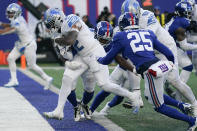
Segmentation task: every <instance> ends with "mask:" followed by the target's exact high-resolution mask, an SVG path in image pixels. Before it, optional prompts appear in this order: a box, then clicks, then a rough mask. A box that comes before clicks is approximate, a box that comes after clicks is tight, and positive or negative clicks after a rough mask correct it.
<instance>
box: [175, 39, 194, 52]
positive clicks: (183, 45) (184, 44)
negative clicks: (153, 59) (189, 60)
mask: <svg viewBox="0 0 197 131" xmlns="http://www.w3.org/2000/svg"><path fill="white" fill-rule="evenodd" d="M177 42H178V43H179V44H180V47H181V48H182V49H183V50H197V45H193V44H190V43H187V40H186V38H185V39H184V40H182V41H177Z"/></svg>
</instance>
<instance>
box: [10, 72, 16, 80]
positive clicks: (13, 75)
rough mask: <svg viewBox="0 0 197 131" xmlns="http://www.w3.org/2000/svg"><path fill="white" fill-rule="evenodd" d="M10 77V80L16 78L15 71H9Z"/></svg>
mask: <svg viewBox="0 0 197 131" xmlns="http://www.w3.org/2000/svg"><path fill="white" fill-rule="evenodd" d="M10 75H11V79H12V80H17V78H16V71H10Z"/></svg>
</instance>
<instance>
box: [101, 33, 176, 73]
mask: <svg viewBox="0 0 197 131" xmlns="http://www.w3.org/2000/svg"><path fill="white" fill-rule="evenodd" d="M111 44H112V47H111V49H110V51H109V52H108V53H107V55H106V56H105V57H103V58H99V59H98V61H99V62H100V63H101V64H105V65H107V64H109V63H110V62H111V61H112V60H113V58H114V57H115V56H116V55H117V54H118V53H123V55H124V56H125V57H127V58H128V59H130V60H131V61H132V62H133V64H134V65H135V66H136V69H138V68H139V67H140V66H141V65H143V64H144V63H147V62H149V61H152V60H154V59H157V58H156V57H155V54H154V49H156V50H158V51H159V52H161V53H163V54H164V55H165V56H166V57H167V58H168V60H170V61H173V62H174V56H173V54H172V52H171V51H170V50H169V49H168V48H167V47H166V46H164V45H163V44H161V43H160V42H159V41H158V40H157V38H156V36H155V34H154V33H153V32H152V31H150V30H127V31H124V32H119V33H117V34H116V35H115V36H114V38H113V41H112V43H111Z"/></svg>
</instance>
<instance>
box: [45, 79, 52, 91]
mask: <svg viewBox="0 0 197 131" xmlns="http://www.w3.org/2000/svg"><path fill="white" fill-rule="evenodd" d="M52 82H53V78H52V77H50V78H49V79H48V80H47V85H46V86H45V87H44V90H48V89H49V88H50V87H51V85H52Z"/></svg>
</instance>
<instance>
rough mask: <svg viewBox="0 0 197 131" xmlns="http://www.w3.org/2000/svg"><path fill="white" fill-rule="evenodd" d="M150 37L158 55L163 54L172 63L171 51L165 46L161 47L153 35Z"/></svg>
mask: <svg viewBox="0 0 197 131" xmlns="http://www.w3.org/2000/svg"><path fill="white" fill-rule="evenodd" d="M152 36H153V40H154V41H153V46H154V49H156V50H158V51H159V52H160V53H162V54H164V55H165V56H166V58H167V59H168V60H169V61H172V62H173V63H174V55H173V53H172V52H171V50H170V49H169V48H168V47H166V46H165V45H163V44H162V43H161V42H160V41H158V40H157V37H156V36H155V34H152Z"/></svg>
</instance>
